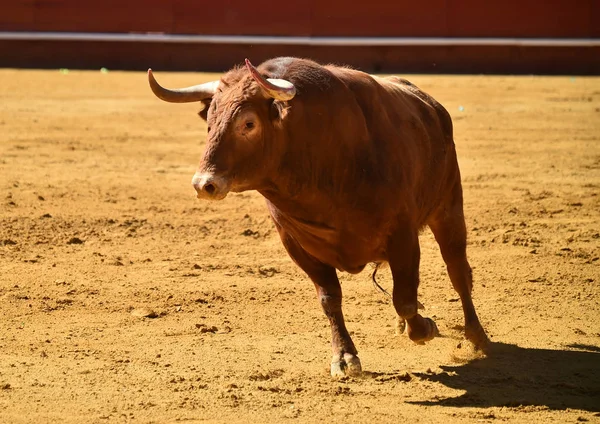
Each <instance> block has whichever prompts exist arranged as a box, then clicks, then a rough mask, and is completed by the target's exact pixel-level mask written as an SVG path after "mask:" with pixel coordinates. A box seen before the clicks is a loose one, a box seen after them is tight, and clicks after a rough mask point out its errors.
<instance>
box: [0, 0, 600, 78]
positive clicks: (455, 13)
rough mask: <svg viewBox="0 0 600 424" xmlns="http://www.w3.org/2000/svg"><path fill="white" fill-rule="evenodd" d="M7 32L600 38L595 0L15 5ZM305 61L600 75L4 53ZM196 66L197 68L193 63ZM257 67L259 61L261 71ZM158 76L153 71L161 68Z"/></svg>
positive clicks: (463, 54) (426, 62)
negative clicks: (264, 61)
mask: <svg viewBox="0 0 600 424" xmlns="http://www.w3.org/2000/svg"><path fill="white" fill-rule="evenodd" d="M5 3H6V4H3V9H2V14H0V32H1V31H61V32H83V33H88V32H93V33H96V32H98V33H132V32H133V33H149V32H150V33H166V34H214V35H266V36H305V37H329V36H348V37H358V36H360V37H475V38H477V37H519V38H528V37H531V38H540V37H545V38H588V39H594V38H598V37H600V1H598V0H545V1H544V2H540V1H539V0H504V1H498V2H491V1H481V0H429V1H406V0H400V1H389V0H388V1H383V0H370V1H366V2H357V3H354V4H353V5H352V7H349V6H348V2H347V0H345V1H342V0H328V1H322V0H298V1H288V2H280V3H274V2H272V1H267V0H253V1H252V2H247V1H240V0H221V1H218V2H214V1H211V2H208V1H205V0H172V1H167V0H102V1H81V0H14V1H9V2H5ZM252 52H253V53H254V54H255V56H254V57H260V58H263V57H272V56H276V55H279V54H284V55H295V56H307V57H313V58H315V59H319V60H324V61H335V62H343V63H348V64H351V65H354V66H360V67H362V68H365V69H368V70H381V71H398V70H399V71H404V72H408V71H410V72H519V73H522V72H527V73H529V72H541V73H585V74H590V73H592V74H596V73H599V72H600V64H599V59H598V58H599V57H600V55H599V54H598V48H597V47H592V48H582V47H555V48H551V47H519V46H512V47H511V46H489V47H485V48H484V47H465V46H462V47H461V46H423V47H414V46H408V47H383V46H380V47H374V48H337V47H319V46H286V45H272V46H269V45H261V46H244V45H218V46H215V45H204V44H197V45H178V44H176V43H175V44H166V43H165V44H163V43H153V44H145V43H140V44H137V45H133V43H106V42H104V43H103V42H82V41H78V42H67V41H54V42H51V41H29V42H28V41H7V40H2V41H0V66H27V67H60V66H69V67H78V68H85V67H97V66H99V65H100V66H110V67H113V68H121V69H139V68H142V67H143V66H142V64H144V66H146V65H145V63H146V62H148V64H150V63H149V62H150V60H149V59H150V58H152V59H153V60H152V61H153V62H154V63H156V62H158V63H159V64H161V65H164V66H165V67H167V68H169V69H182V70H190V69H203V68H202V67H204V69H218V70H223V69H227V68H229V67H230V66H231V64H233V63H237V62H239V61H240V60H241V59H242V58H243V57H242V56H243V55H244V54H248V55H249V53H252ZM186 56H188V57H186ZM255 60H256V59H255ZM154 66H156V65H154Z"/></svg>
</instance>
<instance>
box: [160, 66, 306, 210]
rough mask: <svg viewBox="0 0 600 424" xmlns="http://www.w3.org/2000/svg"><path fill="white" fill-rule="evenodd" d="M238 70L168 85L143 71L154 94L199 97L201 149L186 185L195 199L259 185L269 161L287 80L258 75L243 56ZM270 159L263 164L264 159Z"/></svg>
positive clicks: (177, 99) (170, 98)
mask: <svg viewBox="0 0 600 424" xmlns="http://www.w3.org/2000/svg"><path fill="white" fill-rule="evenodd" d="M246 69H247V70H248V71H249V72H246V71H245V70H243V69H235V70H233V71H230V72H229V73H228V74H227V75H225V76H224V77H223V78H222V79H221V80H217V81H212V82H207V83H204V84H200V85H195V86H192V87H187V88H181V89H177V90H169V89H166V88H163V87H161V86H160V85H159V84H158V82H157V81H156V80H155V79H154V76H153V75H152V70H150V69H149V70H148V79H149V81H150V87H151V89H152V91H153V92H154V94H155V95H156V96H157V97H158V98H159V99H162V100H164V101H167V102H172V103H185V102H202V103H203V104H204V105H205V110H204V111H203V112H201V113H200V116H202V117H203V118H204V119H206V121H207V123H208V135H207V143H206V150H205V152H204V156H203V158H202V160H201V162H200V165H199V167H198V170H197V171H196V174H195V175H194V177H193V179H192V185H193V186H194V188H195V189H196V192H197V193H198V198H199V199H211V200H220V199H223V198H225V196H227V193H229V192H230V191H244V190H250V189H260V188H262V187H263V186H264V185H265V184H267V183H268V182H267V181H265V179H266V176H267V175H268V173H269V171H271V170H270V169H268V168H269V167H273V166H275V163H274V162H276V161H274V160H272V159H273V158H275V157H277V150H278V148H277V145H278V143H276V142H274V141H276V140H277V139H278V138H279V134H280V133H281V120H282V117H283V115H284V110H285V109H284V107H282V105H284V104H285V102H287V101H289V100H291V99H292V98H293V97H294V95H295V94H296V88H295V87H294V85H293V84H292V83H290V82H289V81H286V80H282V79H271V78H269V79H267V78H264V77H263V76H262V75H261V74H260V73H259V72H258V70H257V69H256V68H255V67H254V66H252V64H251V63H250V61H249V60H248V59H246ZM269 158H270V159H271V161H270V162H271V163H266V161H265V159H267V160H268V159H269Z"/></svg>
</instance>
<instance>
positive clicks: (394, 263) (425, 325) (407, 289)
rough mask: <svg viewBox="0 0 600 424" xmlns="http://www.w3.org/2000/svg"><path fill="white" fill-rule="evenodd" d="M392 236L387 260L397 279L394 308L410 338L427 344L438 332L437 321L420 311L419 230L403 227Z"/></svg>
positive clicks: (395, 282) (394, 291) (394, 277)
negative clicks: (405, 326) (404, 322)
mask: <svg viewBox="0 0 600 424" xmlns="http://www.w3.org/2000/svg"><path fill="white" fill-rule="evenodd" d="M402 225H403V227H402V228H400V229H398V230H397V231H396V232H395V233H394V234H393V235H392V237H391V238H390V242H389V244H388V260H389V263H390V268H391V270H392V277H393V279H394V290H393V293H392V299H393V302H394V308H395V309H396V312H397V313H398V315H399V316H400V318H401V319H402V320H405V321H406V325H407V333H408V337H409V338H410V339H411V340H412V341H414V342H416V343H420V344H421V343H424V342H426V341H428V340H431V339H433V338H434V337H435V336H437V335H439V333H438V329H437V326H436V325H435V322H433V320H431V319H430V318H423V317H422V316H421V315H419V314H418V312H417V309H418V305H419V302H418V301H417V291H418V288H419V262H420V259H421V251H420V248H419V236H418V234H417V231H415V230H413V229H412V228H409V226H404V224H402Z"/></svg>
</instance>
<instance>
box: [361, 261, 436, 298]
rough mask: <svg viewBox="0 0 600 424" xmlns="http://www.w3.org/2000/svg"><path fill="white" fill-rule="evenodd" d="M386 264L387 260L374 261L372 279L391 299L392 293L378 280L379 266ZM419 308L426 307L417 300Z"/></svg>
mask: <svg viewBox="0 0 600 424" xmlns="http://www.w3.org/2000/svg"><path fill="white" fill-rule="evenodd" d="M385 265H387V262H374V268H373V274H371V280H373V285H374V286H375V287H377V288H378V289H379V290H380V291H381V292H382V293H383V294H385V295H386V296H387V297H389V298H390V299H392V295H391V294H390V293H389V292H388V291H387V290H386V289H384V288H383V287H381V286H380V285H379V283H378V282H377V278H376V276H377V271H379V268H381V267H384V266H385ZM417 308H418V309H425V306H424V305H423V304H422V303H421V302H419V301H418V300H417Z"/></svg>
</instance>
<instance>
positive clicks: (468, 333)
mask: <svg viewBox="0 0 600 424" xmlns="http://www.w3.org/2000/svg"><path fill="white" fill-rule="evenodd" d="M465 337H466V339H467V340H468V341H470V342H471V343H473V346H474V347H475V350H479V351H481V352H483V353H487V350H488V347H489V345H490V339H488V336H487V334H485V330H484V329H483V327H482V326H481V324H479V323H477V324H476V325H473V326H471V327H468V326H467V327H465Z"/></svg>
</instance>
